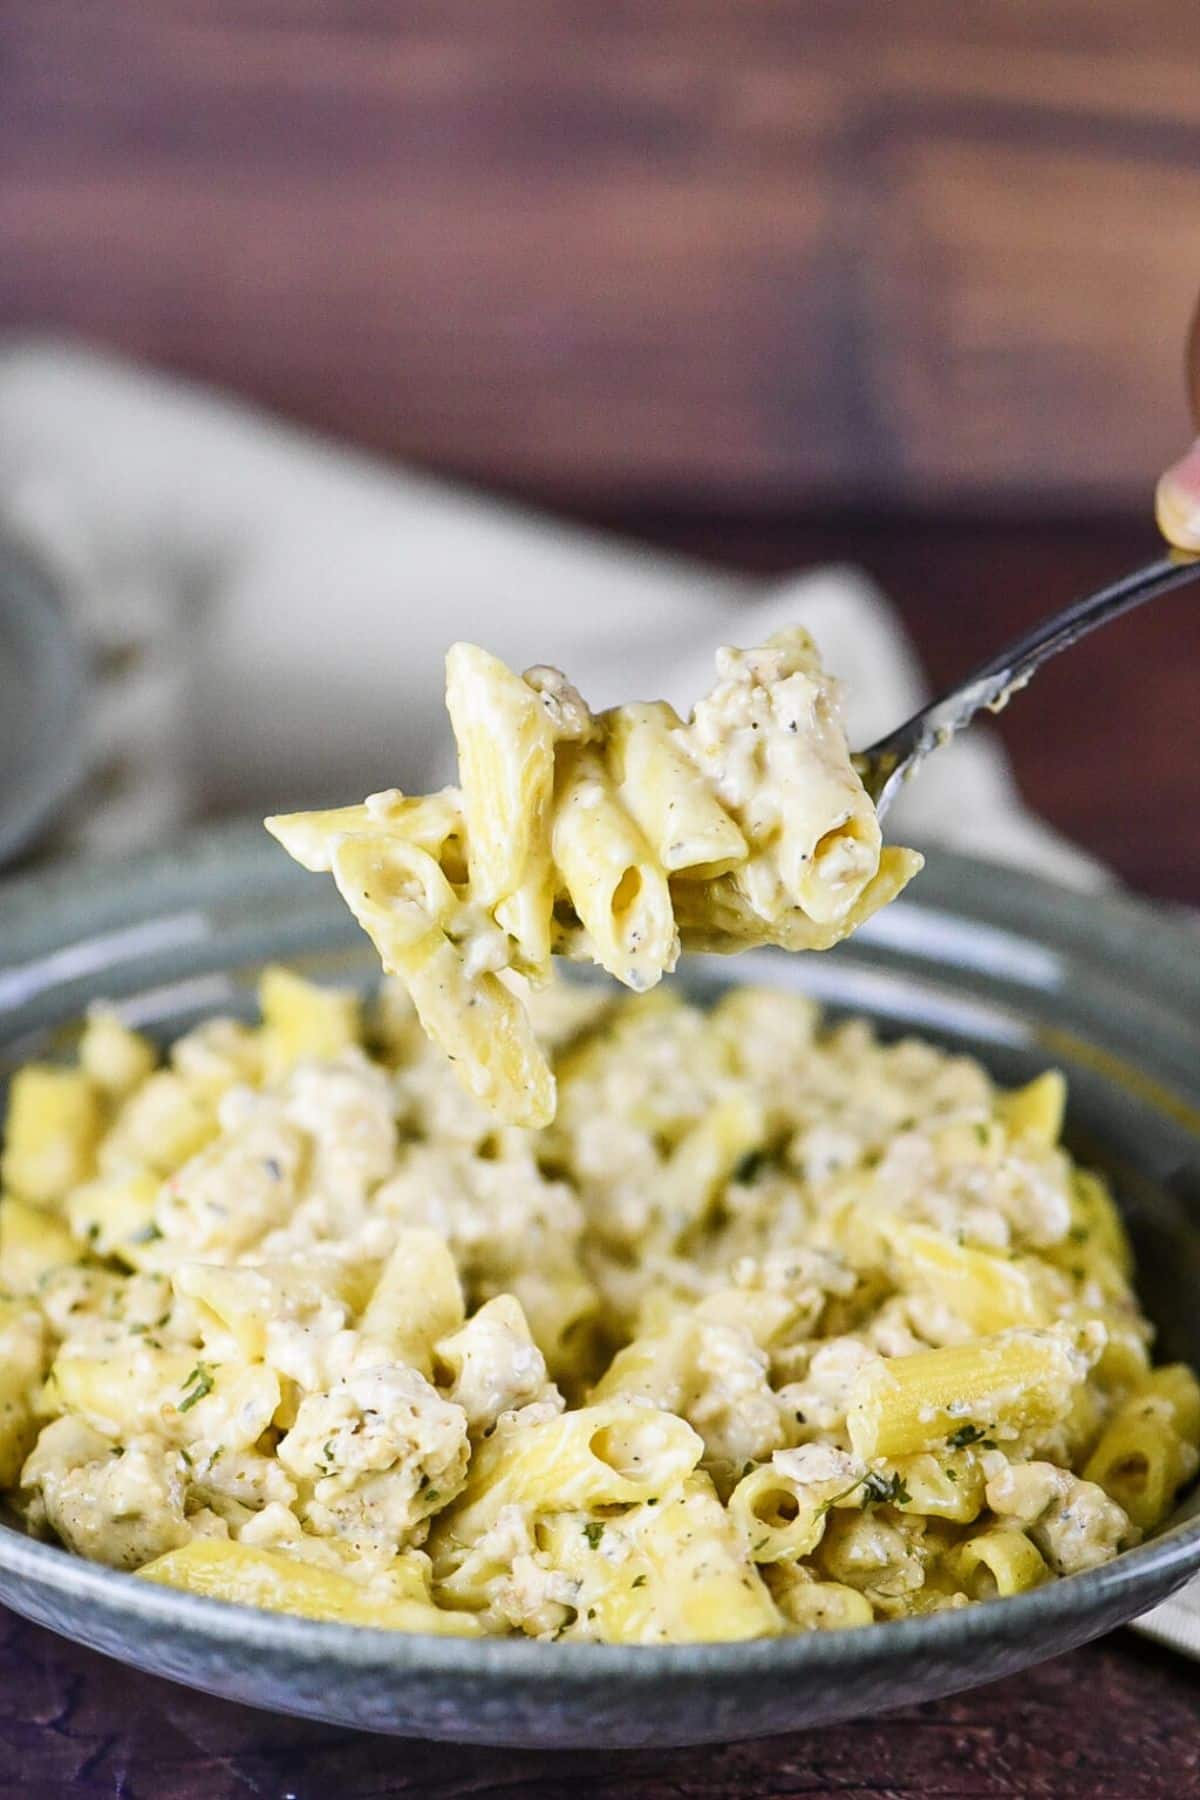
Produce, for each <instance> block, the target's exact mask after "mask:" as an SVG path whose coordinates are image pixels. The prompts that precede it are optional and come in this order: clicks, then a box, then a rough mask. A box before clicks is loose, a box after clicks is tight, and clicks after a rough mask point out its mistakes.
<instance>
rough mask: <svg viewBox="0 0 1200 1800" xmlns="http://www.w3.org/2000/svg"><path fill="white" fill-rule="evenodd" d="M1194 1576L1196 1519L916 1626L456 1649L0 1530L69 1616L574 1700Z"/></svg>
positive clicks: (19, 1571) (419, 1635)
mask: <svg viewBox="0 0 1200 1800" xmlns="http://www.w3.org/2000/svg"><path fill="white" fill-rule="evenodd" d="M1198 1568H1200V1517H1197V1518H1194V1519H1189V1520H1186V1521H1184V1522H1182V1523H1181V1524H1178V1525H1174V1526H1171V1527H1169V1528H1168V1529H1167V1530H1166V1531H1164V1532H1162V1533H1161V1534H1159V1535H1158V1536H1157V1537H1154V1538H1151V1539H1149V1540H1148V1541H1147V1542H1146V1543H1144V1544H1139V1545H1137V1546H1135V1547H1134V1548H1133V1549H1131V1550H1123V1551H1121V1552H1120V1554H1119V1555H1117V1556H1116V1557H1114V1558H1113V1560H1112V1561H1111V1562H1108V1563H1104V1564H1102V1565H1101V1566H1100V1567H1099V1568H1096V1569H1088V1570H1085V1571H1083V1572H1082V1573H1080V1574H1076V1575H1066V1576H1062V1577H1060V1578H1058V1579H1057V1580H1055V1581H1049V1582H1046V1583H1044V1584H1043V1585H1042V1586H1041V1587H1037V1588H1032V1589H1030V1590H1028V1591H1027V1592H1026V1593H1023V1594H1013V1595H1008V1596H1005V1597H1000V1598H994V1599H990V1600H984V1601H978V1602H973V1603H971V1604H970V1605H967V1606H963V1607H957V1608H952V1609H947V1610H944V1611H941V1612H934V1613H927V1614H924V1615H920V1616H912V1617H908V1618H902V1619H886V1620H876V1621H875V1622H874V1623H873V1624H871V1625H869V1626H864V1627H862V1628H860V1629H858V1630H846V1631H809V1632H796V1633H783V1634H781V1635H779V1636H775V1637H759V1638H746V1639H741V1640H732V1641H731V1640H724V1641H719V1642H715V1643H699V1644H598V1643H586V1642H583V1643H581V1642H573V1643H565V1644H559V1643H549V1644H548V1643H546V1642H545V1641H544V1640H542V1639H535V1638H527V1637H518V1636H514V1637H479V1638H476V1637H459V1636H455V1635H446V1634H439V1633H431V1632H416V1631H414V1632H409V1631H396V1630H389V1629H387V1628H385V1627H381V1626H375V1625H345V1624H340V1623H335V1622H332V1621H326V1620H321V1619H307V1618H303V1617H301V1616H299V1615H297V1614H292V1613H282V1612H269V1611H266V1610H264V1609H260V1608H258V1607H250V1606H242V1605H239V1604H237V1603H235V1602H232V1601H226V1600H214V1599H210V1598H208V1597H207V1596H205V1595H198V1594H189V1593H187V1592H185V1591H183V1590H181V1589H178V1588H170V1587H166V1586H164V1585H160V1584H158V1583H155V1582H150V1581H144V1580H141V1579H139V1578H138V1577H137V1576H136V1575H134V1574H131V1573H127V1572H125V1571H123V1570H118V1569H110V1568H106V1567H105V1566H104V1565H102V1564H100V1563H93V1562H88V1561H87V1560H86V1559H85V1558H83V1557H79V1556H76V1555H74V1554H73V1553H72V1552H71V1551H69V1550H65V1549H62V1548H60V1547H59V1546H57V1545H54V1544H45V1543H40V1542H38V1541H37V1540H36V1539H33V1538H27V1537H25V1536H23V1535H22V1534H21V1533H20V1532H19V1531H18V1530H17V1529H16V1528H15V1527H14V1526H11V1525H8V1524H4V1523H2V1522H0V1569H3V1570H4V1571H5V1572H6V1573H8V1574H10V1575H14V1576H16V1577H17V1578H18V1580H27V1581H30V1582H32V1583H35V1584H36V1585H37V1586H38V1588H39V1589H41V1590H42V1591H43V1592H45V1591H47V1590H48V1591H50V1592H52V1593H54V1594H56V1595H61V1596H63V1597H65V1598H66V1599H68V1600H71V1601H73V1602H78V1603H84V1604H85V1605H86V1603H88V1602H99V1603H100V1604H101V1605H102V1606H103V1607H104V1608H105V1609H106V1611H107V1612H109V1613H110V1614H112V1613H116V1614H120V1615H121V1616H122V1618H123V1620H124V1621H125V1622H126V1623H129V1624H134V1625H136V1624H142V1625H146V1626H151V1627H154V1626H158V1627H164V1628H167V1629H170V1630H176V1631H177V1630H179V1629H181V1628H182V1629H184V1630H185V1631H187V1632H189V1634H190V1635H192V1636H193V1637H200V1638H203V1639H204V1640H206V1641H207V1642H208V1643H210V1644H220V1645H226V1644H228V1645H237V1646H239V1647H240V1648H242V1649H251V1650H254V1649H257V1650H262V1651H279V1652H282V1653H284V1655H286V1656H287V1657H288V1658H289V1659H290V1660H292V1661H293V1662H295V1663H298V1664H307V1665H312V1664H314V1663H319V1662H323V1661H327V1660H331V1661H333V1662H335V1663H338V1664H341V1665H345V1664H351V1665H354V1666H355V1667H357V1668H359V1669H361V1670H363V1671H368V1670H377V1671H380V1672H383V1673H392V1674H401V1673H411V1674H429V1675H438V1674H459V1675H469V1674H471V1673H475V1672H478V1673H480V1674H483V1673H485V1672H486V1674H487V1675H488V1676H499V1675H510V1676H512V1677H513V1678H514V1679H516V1678H518V1677H523V1676H531V1675H537V1676H541V1677H546V1676H553V1678H554V1679H555V1680H556V1681H559V1680H562V1681H563V1682H564V1683H565V1684H566V1685H580V1686H587V1685H588V1684H589V1683H591V1682H593V1681H596V1680H599V1679H600V1678H601V1677H611V1676H614V1675H617V1676H620V1677H622V1678H623V1679H628V1680H630V1681H632V1682H634V1683H635V1684H637V1685H639V1686H641V1685H645V1684H646V1682H647V1681H650V1682H656V1681H657V1679H658V1678H659V1677H660V1676H667V1677H671V1678H674V1679H675V1680H680V1679H682V1680H684V1681H686V1680H687V1679H688V1678H689V1677H690V1678H692V1679H694V1680H699V1681H703V1680H706V1679H708V1678H711V1677H712V1676H715V1675H718V1674H723V1675H728V1676H733V1675H741V1674H753V1673H756V1672H763V1671H765V1670H767V1669H768V1668H769V1669H770V1670H771V1672H772V1673H773V1674H794V1675H797V1676H800V1675H803V1674H804V1673H806V1672H809V1671H813V1672H815V1671H816V1670H818V1669H819V1670H820V1671H821V1672H822V1673H824V1672H825V1671H828V1670H829V1669H831V1668H833V1669H836V1668H837V1667H840V1666H843V1665H853V1666H854V1667H856V1668H861V1667H862V1666H863V1665H864V1664H869V1663H871V1662H872V1661H875V1660H880V1661H883V1662H889V1663H890V1662H892V1661H893V1660H895V1659H898V1658H901V1657H904V1656H920V1654H921V1653H922V1652H929V1651H935V1650H936V1652H937V1653H938V1654H939V1655H940V1656H942V1657H947V1656H950V1657H953V1656H954V1654H955V1653H956V1652H957V1651H963V1652H966V1651H968V1650H970V1649H971V1648H972V1647H973V1646H974V1644H975V1641H976V1640H977V1639H979V1638H981V1637H983V1638H990V1637H991V1636H992V1635H993V1628H999V1626H1000V1624H1001V1621H1002V1622H1003V1626H1004V1635H1005V1637H1006V1638H1016V1637H1019V1636H1024V1635H1025V1634H1026V1633H1030V1634H1032V1633H1033V1631H1034V1629H1035V1627H1036V1626H1037V1624H1038V1623H1039V1622H1041V1621H1043V1620H1047V1619H1053V1620H1055V1621H1057V1622H1059V1623H1067V1622H1069V1621H1086V1620H1087V1619H1089V1618H1093V1617H1095V1618H1104V1619H1107V1618H1108V1616H1109V1614H1110V1612H1111V1610H1112V1609H1113V1608H1114V1607H1119V1606H1120V1605H1121V1604H1123V1601H1124V1598H1125V1596H1126V1594H1127V1593H1128V1591H1129V1590H1130V1589H1134V1590H1137V1589H1141V1588H1142V1587H1143V1586H1144V1585H1145V1584H1146V1583H1147V1582H1148V1581H1151V1580H1153V1581H1155V1583H1156V1585H1157V1584H1158V1582H1160V1581H1161V1580H1162V1578H1163V1577H1166V1578H1167V1579H1168V1581H1169V1582H1171V1583H1172V1585H1173V1587H1178V1586H1182V1584H1183V1583H1184V1582H1185V1581H1186V1580H1187V1578H1188V1576H1189V1575H1190V1574H1192V1573H1194V1572H1195V1571H1196V1570H1197V1569H1198ZM1135 1616H1136V1614H1132V1613H1131V1614H1130V1615H1129V1617H1130V1618H1133V1617H1135ZM1101 1628H1102V1629H1103V1628H1104V1627H1101ZM69 1635H74V1634H69ZM80 1635H81V1636H83V1635H84V1634H80ZM85 1641H86V1640H85ZM548 1659H550V1660H548Z"/></svg>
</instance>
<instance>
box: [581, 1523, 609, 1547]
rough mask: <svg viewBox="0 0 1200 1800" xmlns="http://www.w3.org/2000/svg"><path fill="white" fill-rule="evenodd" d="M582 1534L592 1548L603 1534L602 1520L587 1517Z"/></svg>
mask: <svg viewBox="0 0 1200 1800" xmlns="http://www.w3.org/2000/svg"><path fill="white" fill-rule="evenodd" d="M583 1535H584V1537H585V1538H586V1539H587V1541H588V1543H589V1544H590V1545H591V1547H592V1549H593V1550H594V1549H595V1548H596V1546H597V1544H598V1543H599V1542H600V1539H601V1538H602V1537H603V1536H604V1520H603V1519H589V1520H588V1522H587V1524H586V1525H585V1526H584V1528H583Z"/></svg>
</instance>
